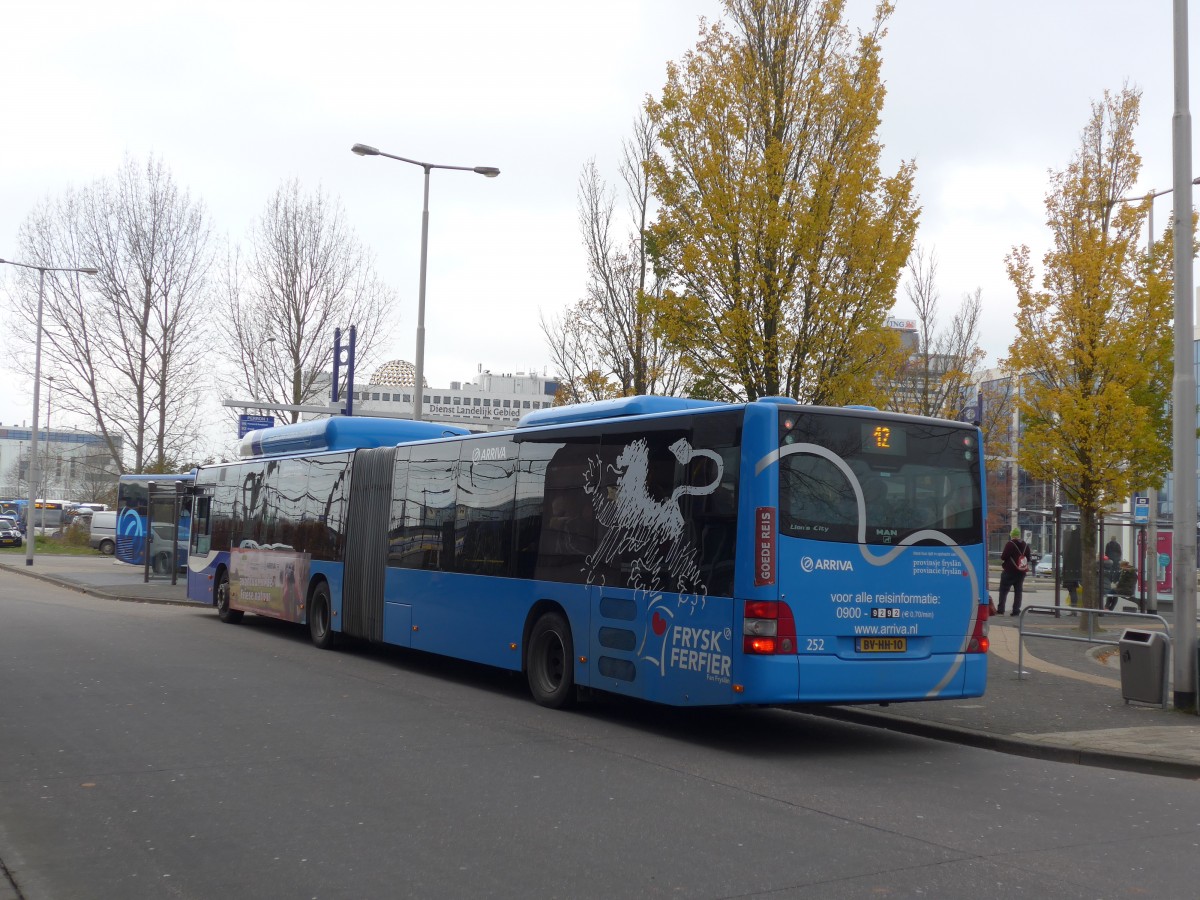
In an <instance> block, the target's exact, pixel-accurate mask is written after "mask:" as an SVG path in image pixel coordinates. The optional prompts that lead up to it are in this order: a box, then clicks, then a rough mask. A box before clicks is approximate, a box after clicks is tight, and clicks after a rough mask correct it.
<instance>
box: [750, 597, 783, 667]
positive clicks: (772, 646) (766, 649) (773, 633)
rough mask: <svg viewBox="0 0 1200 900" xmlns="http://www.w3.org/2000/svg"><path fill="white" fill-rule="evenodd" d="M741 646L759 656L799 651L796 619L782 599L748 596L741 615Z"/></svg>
mask: <svg viewBox="0 0 1200 900" xmlns="http://www.w3.org/2000/svg"><path fill="white" fill-rule="evenodd" d="M742 650H743V651H744V652H746V653H752V654H755V655H757V656H772V655H791V654H794V653H795V652H796V619H795V617H794V616H793V615H792V610H791V609H790V608H789V607H788V605H787V604H786V603H784V602H783V601H781V600H779V601H777V600H747V601H746V609H745V618H744V619H742Z"/></svg>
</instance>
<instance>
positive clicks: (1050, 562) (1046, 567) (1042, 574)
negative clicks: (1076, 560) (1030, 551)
mask: <svg viewBox="0 0 1200 900" xmlns="http://www.w3.org/2000/svg"><path fill="white" fill-rule="evenodd" d="M1059 559H1060V560H1061V559H1062V557H1061V556H1060V557H1059ZM1059 569H1060V570H1061V569H1062V563H1061V562H1060V563H1059ZM1033 575H1034V577H1035V578H1053V577H1054V556H1053V555H1052V554H1050V553H1047V554H1046V555H1045V556H1043V557H1042V558H1041V559H1039V560H1038V564H1037V565H1036V566H1034V567H1033Z"/></svg>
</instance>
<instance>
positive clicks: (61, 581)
mask: <svg viewBox="0 0 1200 900" xmlns="http://www.w3.org/2000/svg"><path fill="white" fill-rule="evenodd" d="M3 569H4V570H5V571H8V572H16V573H18V574H21V575H24V576H25V577H27V578H35V579H37V580H38V581H44V582H46V583H47V584H52V585H54V586H55V587H60V588H66V589H67V590H69V591H75V593H77V594H86V595H88V596H89V597H99V598H101V599H103V600H115V601H117V602H118V603H154V604H158V605H159V606H203V604H201V603H196V602H194V601H191V600H171V599H169V598H167V597H129V596H126V595H123V594H114V593H111V592H110V591H105V590H101V589H100V588H96V587H91V586H90V585H86V584H80V583H79V582H78V581H71V580H70V579H69V578H60V577H59V576H57V575H46V574H44V573H42V572H31V571H29V570H28V569H18V568H16V567H15V566H4V567H3Z"/></svg>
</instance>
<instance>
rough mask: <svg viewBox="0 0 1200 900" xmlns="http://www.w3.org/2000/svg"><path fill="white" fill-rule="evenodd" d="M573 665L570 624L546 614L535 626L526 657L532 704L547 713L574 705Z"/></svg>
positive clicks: (554, 615) (556, 615) (551, 613)
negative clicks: (541, 707) (540, 707)
mask: <svg viewBox="0 0 1200 900" xmlns="http://www.w3.org/2000/svg"><path fill="white" fill-rule="evenodd" d="M574 662H575V649H574V642H573V641H572V640H571V626H570V624H569V623H568V622H567V620H566V619H565V618H564V617H563V615H562V614H561V613H558V612H548V613H545V614H544V615H542V616H541V617H540V618H539V619H538V620H537V622H535V623H534V626H533V631H531V632H530V634H529V649H528V651H527V655H526V657H525V677H526V678H527V679H528V681H529V692H530V693H531V694H532V695H533V699H534V702H535V703H537V704H538V705H539V706H545V707H548V708H549V709H564V708H565V707H568V706H570V705H572V703H574V701H575V665H574Z"/></svg>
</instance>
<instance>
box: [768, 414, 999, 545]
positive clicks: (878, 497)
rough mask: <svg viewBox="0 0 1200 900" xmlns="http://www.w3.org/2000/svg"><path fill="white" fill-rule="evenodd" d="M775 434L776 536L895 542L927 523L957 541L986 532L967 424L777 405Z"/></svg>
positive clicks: (972, 434)
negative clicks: (777, 455) (777, 457)
mask: <svg viewBox="0 0 1200 900" xmlns="http://www.w3.org/2000/svg"><path fill="white" fill-rule="evenodd" d="M779 435H780V469H779V531H780V534H781V535H783V536H787V537H802V538H810V539H814V540H824V541H838V542H847V543H857V542H863V543H867V544H897V543H900V542H901V541H903V540H904V539H905V538H907V537H909V536H911V535H914V534H915V533H916V532H920V531H927V530H928V531H936V532H939V533H940V534H942V535H944V536H945V537H946V538H948V539H949V540H950V541H952V542H953V543H956V544H963V545H966V544H978V543H980V542H981V541H982V540H983V511H982V502H981V497H980V488H979V452H980V448H979V446H978V443H979V442H978V432H976V431H975V430H974V429H969V428H960V427H956V426H954V425H949V424H945V425H943V424H940V423H933V422H916V421H912V420H908V419H891V418H888V417H883V416H858V415H839V414H830V413H827V412H807V411H803V412H802V411H799V410H796V411H790V412H789V411H785V412H781V413H780V422H779ZM930 539H931V540H936V538H934V537H932V536H930ZM918 540H923V538H918ZM939 543H940V541H939Z"/></svg>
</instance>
